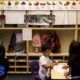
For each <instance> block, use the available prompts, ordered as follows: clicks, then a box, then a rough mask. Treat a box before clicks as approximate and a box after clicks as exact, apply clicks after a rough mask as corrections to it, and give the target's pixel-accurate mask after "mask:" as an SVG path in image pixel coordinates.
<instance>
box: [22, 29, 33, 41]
mask: <svg viewBox="0 0 80 80" xmlns="http://www.w3.org/2000/svg"><path fill="white" fill-rule="evenodd" d="M22 35H23V40H24V41H25V40H32V29H23V31H22Z"/></svg>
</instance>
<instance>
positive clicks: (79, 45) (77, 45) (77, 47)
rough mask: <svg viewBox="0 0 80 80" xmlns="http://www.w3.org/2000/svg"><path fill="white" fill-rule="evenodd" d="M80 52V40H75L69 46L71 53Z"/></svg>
mask: <svg viewBox="0 0 80 80" xmlns="http://www.w3.org/2000/svg"><path fill="white" fill-rule="evenodd" d="M74 54H75V55H76V54H77V55H78V54H80V42H79V41H75V40H73V41H72V42H71V43H70V46H69V55H74Z"/></svg>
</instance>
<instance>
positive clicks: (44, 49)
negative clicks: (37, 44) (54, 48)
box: [41, 44, 51, 56]
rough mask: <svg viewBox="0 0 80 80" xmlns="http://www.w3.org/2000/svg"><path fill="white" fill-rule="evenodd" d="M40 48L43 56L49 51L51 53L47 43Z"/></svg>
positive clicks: (48, 53) (47, 54)
mask: <svg viewBox="0 0 80 80" xmlns="http://www.w3.org/2000/svg"><path fill="white" fill-rule="evenodd" d="M41 50H42V52H43V54H44V55H45V56H49V55H50V53H51V46H50V45H48V44H45V45H43V46H42V49H41Z"/></svg>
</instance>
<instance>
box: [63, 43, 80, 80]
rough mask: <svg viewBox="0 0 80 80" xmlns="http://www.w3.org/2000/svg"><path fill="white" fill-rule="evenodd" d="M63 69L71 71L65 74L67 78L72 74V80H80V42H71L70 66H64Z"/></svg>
mask: <svg viewBox="0 0 80 80" xmlns="http://www.w3.org/2000/svg"><path fill="white" fill-rule="evenodd" d="M63 68H69V71H68V72H65V73H64V75H65V77H67V76H68V75H70V74H71V77H72V80H80V42H78V41H72V42H71V44H70V46H69V60H68V66H64V67H63Z"/></svg>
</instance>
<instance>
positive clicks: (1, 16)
mask: <svg viewBox="0 0 80 80" xmlns="http://www.w3.org/2000/svg"><path fill="white" fill-rule="evenodd" d="M0 23H5V15H0Z"/></svg>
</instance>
